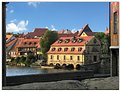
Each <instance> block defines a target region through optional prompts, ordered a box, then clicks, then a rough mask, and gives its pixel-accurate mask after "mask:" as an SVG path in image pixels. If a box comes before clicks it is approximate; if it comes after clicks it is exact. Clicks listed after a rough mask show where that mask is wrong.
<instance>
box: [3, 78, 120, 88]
mask: <svg viewBox="0 0 121 92" xmlns="http://www.w3.org/2000/svg"><path fill="white" fill-rule="evenodd" d="M3 89H5V90H13V89H20V90H21V89H26V90H27V89H30V90H95V89H97V90H118V89H119V77H107V78H92V79H85V80H82V81H78V80H62V81H56V82H39V83H28V84H22V85H18V86H6V87H3Z"/></svg>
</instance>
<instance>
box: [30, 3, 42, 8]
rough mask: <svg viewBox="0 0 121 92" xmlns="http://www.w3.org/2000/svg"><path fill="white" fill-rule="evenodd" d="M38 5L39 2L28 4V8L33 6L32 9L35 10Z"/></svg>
mask: <svg viewBox="0 0 121 92" xmlns="http://www.w3.org/2000/svg"><path fill="white" fill-rule="evenodd" d="M39 4H40V2H28V5H29V6H33V7H34V8H37V6H38V5H39Z"/></svg>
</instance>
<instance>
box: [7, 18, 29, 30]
mask: <svg viewBox="0 0 121 92" xmlns="http://www.w3.org/2000/svg"><path fill="white" fill-rule="evenodd" d="M27 25H28V20H26V21H25V20H21V21H20V22H19V23H14V22H11V23H9V24H7V25H6V30H7V32H22V31H26V30H27V28H26V27H27Z"/></svg>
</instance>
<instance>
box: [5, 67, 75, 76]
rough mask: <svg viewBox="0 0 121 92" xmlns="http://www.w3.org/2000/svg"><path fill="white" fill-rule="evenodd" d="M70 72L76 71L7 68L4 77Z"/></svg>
mask: <svg viewBox="0 0 121 92" xmlns="http://www.w3.org/2000/svg"><path fill="white" fill-rule="evenodd" d="M70 71H76V70H64V69H42V68H32V67H18V66H7V67H6V76H18V75H32V74H46V73H55V72H70Z"/></svg>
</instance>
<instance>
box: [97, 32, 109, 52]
mask: <svg viewBox="0 0 121 92" xmlns="http://www.w3.org/2000/svg"><path fill="white" fill-rule="evenodd" d="M95 37H96V38H97V39H98V40H99V41H100V43H101V53H105V54H109V51H110V50H109V46H110V37H109V36H108V35H105V34H104V33H103V32H99V33H96V34H95Z"/></svg>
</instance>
